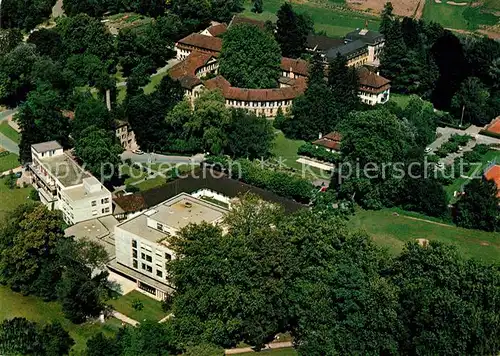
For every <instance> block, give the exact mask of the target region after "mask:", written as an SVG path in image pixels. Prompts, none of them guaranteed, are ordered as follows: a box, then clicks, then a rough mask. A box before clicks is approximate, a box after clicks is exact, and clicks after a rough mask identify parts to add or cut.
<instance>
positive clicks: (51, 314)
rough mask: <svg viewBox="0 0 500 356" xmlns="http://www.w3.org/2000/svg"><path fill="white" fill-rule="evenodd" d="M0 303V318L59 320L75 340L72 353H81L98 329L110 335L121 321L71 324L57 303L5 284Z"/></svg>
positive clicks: (0, 292) (44, 321)
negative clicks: (18, 290)
mask: <svg viewBox="0 0 500 356" xmlns="http://www.w3.org/2000/svg"><path fill="white" fill-rule="evenodd" d="M0 303H1V307H0V320H4V319H10V318H14V317H24V318H26V319H29V320H32V321H36V322H39V323H48V322H53V321H59V322H60V323H61V325H62V326H63V328H64V329H65V330H67V331H68V332H69V333H70V335H71V337H72V338H73V339H74V340H75V345H74V346H73V348H72V350H71V354H72V355H82V354H83V351H84V350H85V345H86V342H87V340H88V339H89V338H91V337H92V336H93V335H95V334H97V333H98V332H99V331H101V332H103V333H104V334H105V335H107V336H112V335H114V334H115V333H116V331H117V330H118V329H119V328H120V326H121V322H120V321H119V320H117V319H114V318H111V319H109V320H107V321H106V323H105V324H99V323H85V324H81V325H76V324H73V323H72V322H70V321H69V320H68V319H66V318H65V317H64V315H63V313H62V311H61V306H60V305H59V304H58V303H56V302H50V303H46V302H44V301H42V300H41V299H39V298H36V297H32V296H23V295H21V294H19V293H15V292H13V291H11V290H10V289H9V288H8V287H5V286H0Z"/></svg>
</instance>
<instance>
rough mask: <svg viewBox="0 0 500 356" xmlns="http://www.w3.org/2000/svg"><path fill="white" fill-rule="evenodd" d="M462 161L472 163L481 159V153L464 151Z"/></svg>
mask: <svg viewBox="0 0 500 356" xmlns="http://www.w3.org/2000/svg"><path fill="white" fill-rule="evenodd" d="M463 158H464V161H465V162H469V163H473V162H480V161H481V154H479V153H478V152H476V151H468V152H465V153H464V156H463Z"/></svg>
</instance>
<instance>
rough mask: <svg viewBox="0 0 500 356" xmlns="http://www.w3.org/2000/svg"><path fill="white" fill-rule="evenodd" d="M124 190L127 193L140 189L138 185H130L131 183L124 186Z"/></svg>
mask: <svg viewBox="0 0 500 356" xmlns="http://www.w3.org/2000/svg"><path fill="white" fill-rule="evenodd" d="M125 190H126V191H127V192H128V193H137V192H138V191H140V189H139V188H138V187H136V186H135V185H132V184H128V185H127V186H126V187H125Z"/></svg>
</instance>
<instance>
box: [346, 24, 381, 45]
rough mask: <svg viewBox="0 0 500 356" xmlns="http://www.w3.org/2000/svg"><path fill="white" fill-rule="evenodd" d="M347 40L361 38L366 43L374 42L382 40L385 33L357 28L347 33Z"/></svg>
mask: <svg viewBox="0 0 500 356" xmlns="http://www.w3.org/2000/svg"><path fill="white" fill-rule="evenodd" d="M345 39H346V40H347V41H357V40H361V41H363V42H364V43H368V44H373V43H375V42H380V41H382V40H383V39H384V35H383V34H381V33H379V32H377V31H371V30H367V29H364V28H363V29H357V30H355V31H352V32H349V33H348V34H347V35H345Z"/></svg>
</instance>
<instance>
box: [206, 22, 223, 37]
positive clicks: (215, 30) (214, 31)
mask: <svg viewBox="0 0 500 356" xmlns="http://www.w3.org/2000/svg"><path fill="white" fill-rule="evenodd" d="M207 31H208V32H209V33H210V34H211V35H212V36H214V37H217V36H220V35H222V34H223V33H224V32H226V31H227V26H226V24H223V23H220V24H218V25H212V26H210V27H209V28H207Z"/></svg>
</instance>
